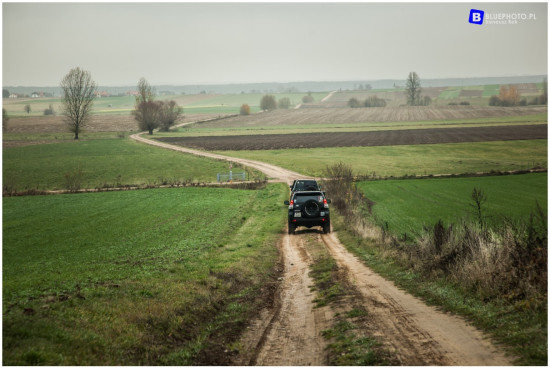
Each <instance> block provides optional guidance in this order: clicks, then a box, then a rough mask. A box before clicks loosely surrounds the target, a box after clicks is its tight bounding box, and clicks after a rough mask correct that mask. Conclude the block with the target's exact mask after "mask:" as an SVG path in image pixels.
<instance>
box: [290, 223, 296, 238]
mask: <svg viewBox="0 0 550 368" xmlns="http://www.w3.org/2000/svg"><path fill="white" fill-rule="evenodd" d="M288 234H289V235H294V234H296V226H295V225H293V224H288Z"/></svg>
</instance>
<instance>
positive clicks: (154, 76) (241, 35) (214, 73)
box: [2, 2, 548, 86]
mask: <svg viewBox="0 0 550 368" xmlns="http://www.w3.org/2000/svg"><path fill="white" fill-rule="evenodd" d="M547 6H548V4H547V3H546V2H544V3H344V4H342V3H162V4H158V3H3V4H2V11H3V13H2V19H3V24H2V52H3V54H2V78H3V81H2V85H3V86H57V85H59V82H60V80H61V79H62V78H63V76H64V75H65V74H67V72H68V71H69V70H70V69H71V68H74V67H76V66H79V67H81V68H83V69H85V70H88V71H90V72H91V74H92V78H93V79H94V80H95V81H96V82H97V83H98V84H99V85H103V86H116V85H135V84H137V82H138V80H139V78H140V77H145V78H146V79H147V80H148V81H149V83H150V84H152V85H159V84H218V83H219V84H223V83H233V82H237V83H245V82H292V81H330V80H378V79H405V78H406V76H407V74H408V73H409V72H410V71H416V72H417V73H418V74H419V76H420V77H421V78H423V79H428V78H447V77H459V78H465V77H486V76H512V75H535V74H546V73H547V66H548V59H547V57H548V19H547V16H548V10H547ZM470 9H478V10H483V11H485V15H486V19H485V23H484V24H483V25H477V24H470V23H469V22H468V17H469V13H470ZM517 13H520V14H527V15H528V16H529V14H534V17H535V19H525V20H522V19H521V16H520V19H518V22H517V24H488V20H487V18H488V16H489V15H491V16H492V15H494V14H517Z"/></svg>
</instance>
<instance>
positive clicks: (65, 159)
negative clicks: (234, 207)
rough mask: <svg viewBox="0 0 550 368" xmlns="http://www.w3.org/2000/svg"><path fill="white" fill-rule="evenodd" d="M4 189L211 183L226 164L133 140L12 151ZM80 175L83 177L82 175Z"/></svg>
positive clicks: (5, 157) (8, 155)
mask: <svg viewBox="0 0 550 368" xmlns="http://www.w3.org/2000/svg"><path fill="white" fill-rule="evenodd" d="M2 163H3V185H4V188H6V187H9V188H10V189H16V190H19V191H21V190H29V189H39V190H51V189H66V175H67V174H69V176H71V177H74V176H80V181H81V187H82V188H97V187H103V186H121V185H151V184H162V183H164V182H168V183H175V182H185V181H195V182H203V181H204V182H213V181H216V174H217V173H218V172H226V171H227V170H228V167H227V163H225V162H222V161H215V160H211V159H206V158H201V157H196V156H192V155H185V154H182V153H178V152H173V151H169V150H162V149H158V148H155V147H151V146H147V145H145V144H141V143H137V142H134V141H132V140H130V139H95V140H89V141H77V142H74V141H72V142H66V143H56V144H41V145H32V146H23V147H14V148H10V149H5V150H4V151H3V159H2ZM79 173H80V174H79Z"/></svg>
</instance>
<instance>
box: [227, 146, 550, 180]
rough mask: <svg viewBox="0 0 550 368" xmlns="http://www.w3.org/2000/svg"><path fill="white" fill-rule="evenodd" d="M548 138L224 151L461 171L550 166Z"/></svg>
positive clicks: (368, 170) (361, 169)
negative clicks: (549, 160) (549, 162)
mask: <svg viewBox="0 0 550 368" xmlns="http://www.w3.org/2000/svg"><path fill="white" fill-rule="evenodd" d="M547 152H548V147H547V141H546V140H530V141H506V142H504V141H499V142H481V143H454V144H423V145H413V146H381V147H337V148H312V149H286V150H272V151H223V152H222V151H220V152H219V153H222V154H225V155H229V156H233V157H244V158H248V159H254V160H259V161H265V162H269V163H272V164H275V165H279V166H282V167H284V168H287V169H291V170H294V171H297V172H299V173H302V174H306V175H312V176H319V177H321V176H323V173H324V170H325V168H326V166H327V165H333V164H336V163H338V162H340V161H343V162H347V163H350V164H351V165H352V167H353V169H354V172H355V173H356V174H359V175H366V174H369V175H371V174H373V173H374V174H376V175H377V176H383V177H390V176H395V177H399V176H404V175H432V174H461V173H468V172H489V171H492V170H500V171H508V170H520V169H526V168H531V167H533V166H537V165H538V166H541V167H547V165H548V161H547Z"/></svg>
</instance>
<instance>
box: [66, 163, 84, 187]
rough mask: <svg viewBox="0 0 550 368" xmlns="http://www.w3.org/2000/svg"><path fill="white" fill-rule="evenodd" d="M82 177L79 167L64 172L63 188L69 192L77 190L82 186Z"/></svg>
mask: <svg viewBox="0 0 550 368" xmlns="http://www.w3.org/2000/svg"><path fill="white" fill-rule="evenodd" d="M83 177H84V174H83V172H82V169H81V168H78V169H76V170H75V171H72V172H67V173H65V189H67V190H68V191H71V192H76V191H78V190H79V189H80V188H81V187H82V179H83Z"/></svg>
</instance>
